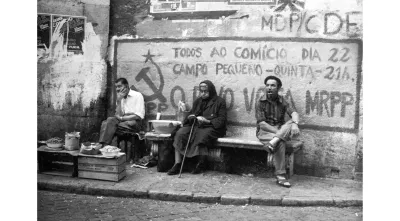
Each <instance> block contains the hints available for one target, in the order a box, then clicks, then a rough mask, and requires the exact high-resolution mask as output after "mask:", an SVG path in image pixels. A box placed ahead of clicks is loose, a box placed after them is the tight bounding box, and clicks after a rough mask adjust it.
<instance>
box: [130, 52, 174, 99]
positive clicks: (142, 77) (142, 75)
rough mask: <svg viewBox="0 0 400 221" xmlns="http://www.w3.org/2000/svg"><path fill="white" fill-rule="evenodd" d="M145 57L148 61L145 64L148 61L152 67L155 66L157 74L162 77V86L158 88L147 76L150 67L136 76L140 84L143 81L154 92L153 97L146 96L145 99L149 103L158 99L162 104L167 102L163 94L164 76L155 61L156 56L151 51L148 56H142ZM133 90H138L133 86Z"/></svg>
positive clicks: (143, 69)
mask: <svg viewBox="0 0 400 221" xmlns="http://www.w3.org/2000/svg"><path fill="white" fill-rule="evenodd" d="M142 56H143V57H145V58H146V60H145V61H144V63H147V61H150V62H151V64H152V65H154V66H155V67H156V69H157V73H158V75H159V76H160V86H159V88H157V86H156V85H155V84H154V82H153V81H152V80H151V78H150V77H149V76H148V75H147V74H148V73H149V70H150V67H144V68H142V69H141V70H140V71H139V74H138V75H136V77H135V80H136V81H137V82H140V81H141V80H143V81H144V82H146V84H147V85H148V86H149V87H150V89H151V91H152V92H153V94H152V95H144V94H143V96H144V99H145V100H146V101H147V102H148V101H152V100H155V99H158V100H159V101H161V102H166V101H167V98H165V97H164V95H163V94H162V91H163V89H164V76H163V75H162V72H161V69H160V67H159V66H158V65H157V64H156V63H155V62H154V61H153V59H152V58H153V57H154V55H152V54H151V53H150V50H148V52H147V54H146V55H142ZM131 88H132V89H133V90H136V91H137V89H136V88H135V86H134V85H132V86H131Z"/></svg>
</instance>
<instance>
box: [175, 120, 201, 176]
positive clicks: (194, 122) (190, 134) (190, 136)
mask: <svg viewBox="0 0 400 221" xmlns="http://www.w3.org/2000/svg"><path fill="white" fill-rule="evenodd" d="M196 119H197V118H195V119H194V121H193V124H192V128H191V129H190V133H189V139H188V142H187V144H186V148H185V154H183V159H182V164H181V169H180V171H179V177H178V178H181V174H182V168H183V163H184V162H185V157H186V151H187V148H188V146H189V143H190V139H191V138H192V132H193V127H194V125H195V124H196Z"/></svg>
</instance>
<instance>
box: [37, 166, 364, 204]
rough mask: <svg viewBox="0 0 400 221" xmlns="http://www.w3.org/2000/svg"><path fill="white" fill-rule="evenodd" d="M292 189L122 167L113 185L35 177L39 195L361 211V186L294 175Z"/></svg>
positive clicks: (216, 175)
mask: <svg viewBox="0 0 400 221" xmlns="http://www.w3.org/2000/svg"><path fill="white" fill-rule="evenodd" d="M290 181H291V184H292V187H291V188H284V187H280V186H278V185H277V184H276V183H275V179H274V178H259V177H250V176H240V175H233V174H226V173H220V172H216V171H207V172H206V173H203V174H198V175H192V174H190V173H183V174H182V177H181V178H178V175H175V176H168V175H167V174H166V173H159V172H157V170H156V167H153V168H148V169H139V168H131V167H130V166H129V165H128V166H127V176H126V177H125V178H124V179H123V180H121V181H119V182H118V183H116V182H108V181H101V180H92V179H82V178H72V177H62V176H52V175H45V174H38V177H37V183H38V189H39V190H52V191H64V192H71V193H80V194H90V195H99V196H116V197H135V198H150V199H157V200H167V201H182V202H201V203H220V204H229V205H245V204H253V205H266V206H337V207H346V206H362V201H363V198H362V186H363V184H362V182H357V181H353V180H339V179H328V178H318V177H310V176H301V175H294V176H293V177H292V178H291V179H290Z"/></svg>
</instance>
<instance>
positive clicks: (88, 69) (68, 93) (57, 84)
mask: <svg viewBox="0 0 400 221" xmlns="http://www.w3.org/2000/svg"><path fill="white" fill-rule="evenodd" d="M65 22H66V20H65V19H64V20H63V21H62V22H60V23H59V24H58V25H57V27H56V29H55V31H54V33H53V37H52V41H51V43H50V47H49V49H45V50H43V49H41V50H38V68H39V69H38V75H39V76H38V77H39V79H40V85H42V88H38V90H39V91H40V92H41V94H42V97H40V98H38V99H39V100H41V101H42V102H43V103H45V104H46V103H47V104H51V106H52V107H53V108H54V109H56V110H60V109H63V108H64V106H65V105H66V102H68V104H69V105H75V104H78V103H79V104H80V105H81V107H82V109H84V108H87V107H89V106H90V104H91V102H93V101H96V100H97V99H98V98H99V96H100V94H101V92H102V90H101V89H102V85H103V84H105V83H104V79H103V78H104V76H105V72H106V63H105V61H104V60H103V59H101V55H100V50H101V41H100V37H99V36H97V35H96V33H95V32H94V30H93V26H92V24H91V23H86V32H85V39H84V41H83V42H82V50H83V54H74V53H71V52H68V51H67V46H66V44H63V42H64V39H63V38H64V36H63V35H62V34H60V27H61V26H62V24H63V23H65ZM67 42H68V41H67ZM40 64H43V65H44V66H46V68H42V69H41V68H40V67H41V66H40Z"/></svg>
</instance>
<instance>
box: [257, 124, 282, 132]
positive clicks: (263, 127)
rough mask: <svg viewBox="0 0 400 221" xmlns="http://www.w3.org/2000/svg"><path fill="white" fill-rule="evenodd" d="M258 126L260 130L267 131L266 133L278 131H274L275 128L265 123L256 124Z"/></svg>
mask: <svg viewBox="0 0 400 221" xmlns="http://www.w3.org/2000/svg"><path fill="white" fill-rule="evenodd" d="M258 125H259V126H260V128H261V130H263V131H267V132H270V133H276V132H278V129H276V128H275V127H273V126H271V125H269V124H268V123H267V122H265V121H261V122H260V123H258Z"/></svg>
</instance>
